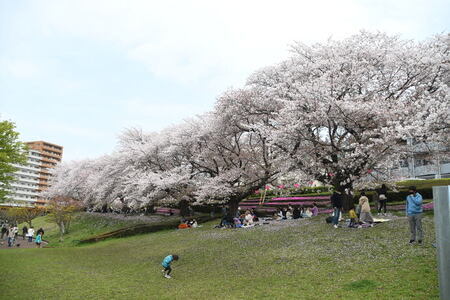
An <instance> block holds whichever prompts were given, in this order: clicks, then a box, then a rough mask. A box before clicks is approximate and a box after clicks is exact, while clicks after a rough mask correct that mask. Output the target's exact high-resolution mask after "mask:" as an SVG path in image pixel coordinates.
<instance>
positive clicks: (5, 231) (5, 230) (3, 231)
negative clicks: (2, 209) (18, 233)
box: [0, 223, 8, 240]
mask: <svg viewBox="0 0 450 300" xmlns="http://www.w3.org/2000/svg"><path fill="white" fill-rule="evenodd" d="M7 232H8V228H6V224H5V223H3V224H2V237H1V238H0V239H2V240H3V237H4V236H5V234H6V233H7Z"/></svg>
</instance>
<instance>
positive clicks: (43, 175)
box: [1, 141, 63, 206]
mask: <svg viewBox="0 0 450 300" xmlns="http://www.w3.org/2000/svg"><path fill="white" fill-rule="evenodd" d="M26 144H27V146H28V149H29V150H28V156H27V163H26V164H24V165H17V164H14V165H13V166H14V167H16V168H17V171H16V172H14V173H13V174H12V175H13V176H14V178H15V180H14V181H13V182H11V183H10V188H9V191H10V194H9V195H8V196H7V197H6V198H7V200H6V201H5V203H1V205H3V206H33V205H36V204H38V205H45V203H46V200H45V199H43V198H42V197H41V196H40V194H39V193H40V192H42V191H45V190H46V189H47V188H48V187H49V179H50V177H51V172H50V170H51V169H52V168H54V167H55V166H56V165H57V164H58V163H59V162H61V159H62V151H63V148H62V146H59V145H56V144H51V143H48V142H45V141H35V142H27V143H26Z"/></svg>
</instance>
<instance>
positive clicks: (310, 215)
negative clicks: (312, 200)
mask: <svg viewBox="0 0 450 300" xmlns="http://www.w3.org/2000/svg"><path fill="white" fill-rule="evenodd" d="M302 217H303V218H311V217H312V212H311V210H310V209H309V207H307V208H306V210H305V212H304V213H303V215H302Z"/></svg>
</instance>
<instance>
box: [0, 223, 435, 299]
mask: <svg viewBox="0 0 450 300" xmlns="http://www.w3.org/2000/svg"><path fill="white" fill-rule="evenodd" d="M307 223H311V224H307ZM283 224H284V226H261V227H259V228H253V229H238V230H221V229H212V228H211V227H212V223H209V224H206V225H205V226H204V227H202V228H199V229H195V230H193V229H190V230H184V231H175V230H169V231H163V232H158V233H153V234H148V235H140V236H135V237H130V238H123V239H112V240H108V241H105V242H100V243H97V244H94V245H89V246H84V247H71V248H47V249H15V250H3V251H0V269H1V270H2V272H0V282H1V283H2V284H1V285H0V298H2V299H43V298H46V299H70V298H77V299H84V298H86V299H244V298H247V299H260V298H266V299H289V298H290V299H347V298H348V299H363V298H364V299H409V298H411V299H412V298H414V299H437V298H438V290H437V272H436V259H435V257H436V253H435V249H434V248H432V247H431V246H430V245H429V243H430V242H431V241H432V240H433V236H434V229H433V222H432V218H430V217H429V216H427V217H425V218H424V229H425V232H426V241H427V243H426V245H424V246H416V245H414V246H412V245H408V244H407V240H408V235H407V221H406V219H398V220H395V221H392V222H389V223H385V224H381V225H378V226H376V227H374V228H369V229H347V228H342V229H337V230H333V229H332V228H330V226H328V225H326V224H325V222H324V221H323V218H322V217H319V218H318V219H313V220H299V222H297V223H293V221H288V222H286V223H283ZM289 224H293V225H294V226H289ZM168 253H177V254H179V255H180V256H181V259H180V261H178V262H175V263H174V279H173V280H167V279H164V278H162V276H161V273H160V270H161V266H160V262H161V260H162V258H163V257H164V256H165V255H167V254H168ZM19 286H22V287H27V288H17V287H19Z"/></svg>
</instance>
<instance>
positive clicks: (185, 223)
mask: <svg viewBox="0 0 450 300" xmlns="http://www.w3.org/2000/svg"><path fill="white" fill-rule="evenodd" d="M190 227H191V226H190V225H189V221H188V220H181V222H180V225H178V229H187V228H190Z"/></svg>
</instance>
